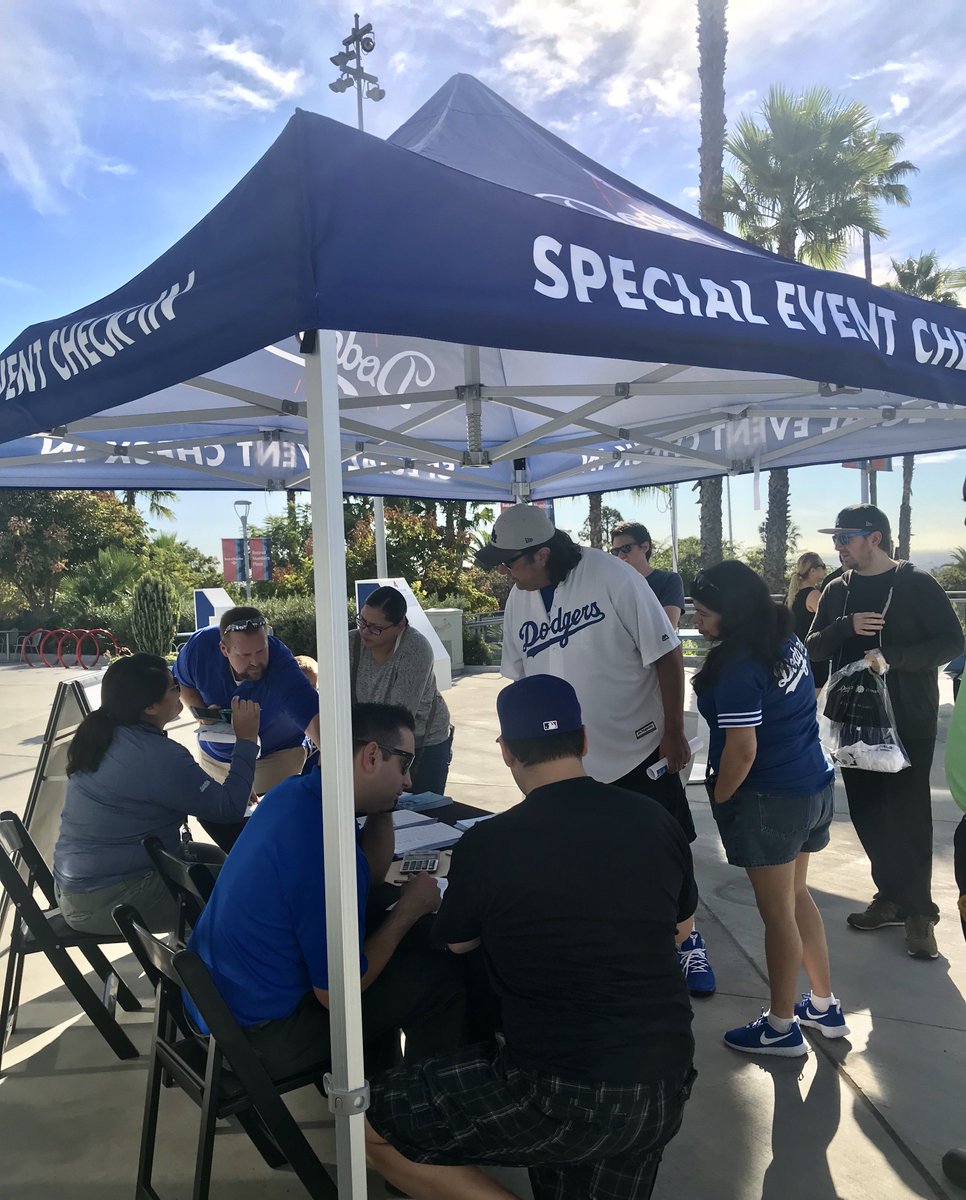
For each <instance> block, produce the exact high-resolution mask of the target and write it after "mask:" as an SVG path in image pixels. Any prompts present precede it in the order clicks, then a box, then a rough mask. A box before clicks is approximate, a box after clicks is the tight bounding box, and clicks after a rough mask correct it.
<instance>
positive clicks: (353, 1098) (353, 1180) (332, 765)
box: [305, 330, 368, 1200]
mask: <svg viewBox="0 0 966 1200" xmlns="http://www.w3.org/2000/svg"><path fill="white" fill-rule="evenodd" d="M309 336H313V335H309ZM314 337H315V339H316V341H315V344H314V346H312V347H309V348H308V351H307V352H306V353H305V398H306V405H307V410H308V427H309V457H310V462H311V468H312V474H311V497H312V543H313V545H314V546H315V555H314V576H315V613H316V616H315V621H316V635H317V640H318V650H317V654H318V660H319V680H320V682H321V684H322V686H321V687H320V688H319V696H320V706H321V745H320V747H319V749H320V750H321V762H322V795H323V797H324V800H323V803H322V823H323V830H324V869H325V908H326V920H325V932H326V943H327V947H328V960H329V1019H330V1024H331V1043H332V1073H331V1077H330V1082H331V1087H330V1090H329V1106H330V1108H331V1109H332V1110H333V1111H334V1112H335V1132H336V1162H337V1166H338V1185H339V1195H340V1196H341V1197H343V1200H365V1196H366V1155H365V1130H364V1128H363V1122H362V1121H361V1120H360V1116H361V1114H362V1113H363V1112H364V1111H365V1108H366V1106H367V1104H368V1099H367V1096H368V1093H367V1092H364V1091H363V1089H364V1088H365V1087H366V1081H365V1066H364V1062H363V1055H362V995H361V988H360V984H359V979H360V963H359V923H358V907H359V906H358V900H357V894H356V837H355V835H356V825H355V804H354V801H353V771H352V726H351V720H350V694H349V640H348V637H347V636H346V629H347V625H348V614H347V610H346V594H347V587H346V573H345V529H344V526H343V521H342V463H341V449H340V446H341V442H340V433H339V379H338V370H337V366H336V341H335V334H334V333H333V332H332V331H330V330H320V331H319V332H318V333H317V334H315V335H314ZM363 1097H366V1098H365V1099H364V1098H363Z"/></svg>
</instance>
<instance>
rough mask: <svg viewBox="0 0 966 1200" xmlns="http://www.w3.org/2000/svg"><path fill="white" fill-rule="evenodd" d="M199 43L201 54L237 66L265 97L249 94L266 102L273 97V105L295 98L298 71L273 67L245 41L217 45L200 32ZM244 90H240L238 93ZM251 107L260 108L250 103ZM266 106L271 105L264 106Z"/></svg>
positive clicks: (300, 75) (245, 89) (301, 73)
mask: <svg viewBox="0 0 966 1200" xmlns="http://www.w3.org/2000/svg"><path fill="white" fill-rule="evenodd" d="M199 41H200V43H201V48H202V50H203V51H204V53H205V54H207V55H209V56H210V57H211V58H215V59H219V60H220V61H221V62H224V63H228V64H229V65H230V66H234V67H237V68H238V69H239V70H240V71H241V72H242V73H243V74H245V75H248V76H250V77H251V79H252V80H254V81H255V82H257V83H259V84H262V85H263V86H264V88H265V89H267V92H268V95H267V96H266V95H265V93H264V92H261V93H254V92H253V95H259V96H261V97H262V98H263V99H266V100H270V99H271V98H272V96H273V95H274V98H275V101H276V103H277V102H279V101H281V100H287V99H290V98H291V97H292V96H296V95H298V93H299V91H300V89H301V86H302V78H303V71H302V69H301V68H294V67H293V68H289V69H287V70H286V69H284V68H282V67H277V66H276V65H275V64H274V63H272V62H270V61H269V59H268V58H266V57H265V55H263V54H260V53H259V52H258V51H257V50H255V49H254V47H253V46H252V44H251V42H250V41H249V39H248V38H237V39H236V40H235V41H233V42H218V41H214V40H212V35H211V34H210V33H208V32H203V33H201V34H200V35H199ZM248 90H249V89H247V88H242V87H240V91H241V92H247V91H248ZM253 107H263V106H262V105H261V104H253ZM266 107H274V106H273V105H267V106H266Z"/></svg>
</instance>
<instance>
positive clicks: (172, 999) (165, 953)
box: [112, 904, 276, 1098]
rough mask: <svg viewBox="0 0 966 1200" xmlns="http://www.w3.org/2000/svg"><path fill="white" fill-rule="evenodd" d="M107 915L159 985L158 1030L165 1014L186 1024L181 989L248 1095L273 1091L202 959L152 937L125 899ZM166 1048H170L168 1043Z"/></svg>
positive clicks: (148, 973) (262, 1068) (262, 1067)
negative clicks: (193, 1005)
mask: <svg viewBox="0 0 966 1200" xmlns="http://www.w3.org/2000/svg"><path fill="white" fill-rule="evenodd" d="M112 915H113V917H114V921H115V923H116V924H117V927H118V929H120V931H121V933H122V934H123V935H124V937H125V938H126V940H127V942H128V944H129V945H130V947H131V949H132V950H133V951H134V954H135V957H136V958H137V960H138V962H139V963H140V964H141V966H142V967H143V968H144V970H145V972H146V973H147V975H148V978H149V979H152V978H153V979H155V980H157V981H159V982H160V984H161V986H160V988H159V989H158V1001H157V1002H158V1005H159V1012H158V1014H157V1016H158V1020H159V1022H160V1024H158V1025H156V1028H162V1029H163V1027H164V1026H163V1019H164V1017H165V1016H170V1017H172V1018H173V1019H174V1020H175V1023H176V1024H177V1025H178V1026H179V1027H180V1028H181V1029H182V1030H184V1029H185V1017H184V1012H183V1006H182V1004H181V989H182V988H183V989H184V990H185V991H186V992H187V993H188V995H189V996H190V997H191V999H192V1001H193V1002H194V1004H195V1007H196V1008H197V1009H198V1013H199V1014H200V1016H201V1019H202V1021H203V1022H204V1023H205V1026H206V1027H207V1029H208V1030H209V1033H210V1035H211V1041H212V1042H213V1043H214V1044H215V1045H216V1046H217V1049H218V1051H219V1052H220V1053H221V1054H222V1055H223V1056H224V1058H225V1060H226V1061H227V1063H228V1065H229V1066H230V1067H231V1069H232V1071H233V1072H234V1074H235V1075H236V1076H237V1077H238V1079H239V1081H240V1082H241V1083H242V1085H243V1086H244V1087H245V1088H246V1089H247V1090H248V1092H249V1094H250V1095H251V1096H252V1097H253V1098H255V1097H258V1096H264V1095H266V1094H269V1093H274V1092H276V1087H275V1084H274V1083H273V1082H272V1080H271V1078H270V1077H269V1074H268V1072H267V1071H266V1070H265V1068H264V1066H263V1065H262V1063H261V1061H260V1059H259V1058H258V1055H257V1054H256V1053H255V1051H254V1050H253V1049H252V1046H251V1043H250V1042H249V1041H248V1039H247V1038H246V1037H245V1035H244V1034H243V1033H242V1031H241V1028H240V1027H239V1025H238V1022H237V1021H236V1020H235V1018H234V1017H233V1016H232V1013H231V1010H230V1009H229V1007H228V1005H227V1004H226V1003H225V1001H224V1000H223V998H222V995H221V993H220V992H219V991H218V988H217V986H216V984H215V981H214V980H213V979H212V977H211V973H210V972H209V970H208V968H207V966H206V965H205V963H204V962H203V960H202V959H201V958H199V957H198V955H197V954H195V953H194V952H193V951H191V950H182V949H175V948H172V947H171V946H169V945H167V943H165V942H163V941H161V939H160V938H158V937H155V935H154V934H153V933H151V932H149V930H148V929H146V928H145V926H144V922H143V921H142V920H141V918H140V916H139V915H138V913H137V910H136V909H134V908H132V907H131V905H130V904H119V905H118V906H117V907H116V908H115V909H114V910H113V914H112ZM175 990H176V992H177V995H176V996H175ZM162 1006H163V1008H162ZM179 1018H180V1019H179ZM167 1048H168V1049H169V1050H173V1047H171V1045H170V1044H169V1045H168V1047H167ZM188 1069H189V1070H190V1067H189V1068H188Z"/></svg>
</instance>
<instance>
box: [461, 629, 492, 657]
mask: <svg viewBox="0 0 966 1200" xmlns="http://www.w3.org/2000/svg"><path fill="white" fill-rule="evenodd" d="M490 661H491V660H490V648H489V646H488V645H487V644H486V642H485V641H484V640H483V635H482V634H481V633H477V632H476V630H471V629H467V628H466V626H465V625H464V626H463V665H464V666H466V667H488V666H489V665H490Z"/></svg>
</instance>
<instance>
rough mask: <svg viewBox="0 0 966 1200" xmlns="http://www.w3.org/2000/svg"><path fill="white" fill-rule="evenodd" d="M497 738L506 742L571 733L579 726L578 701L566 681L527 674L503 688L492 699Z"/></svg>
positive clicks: (553, 676) (581, 719) (580, 723)
mask: <svg viewBox="0 0 966 1200" xmlns="http://www.w3.org/2000/svg"><path fill="white" fill-rule="evenodd" d="M496 712H497V716H498V717H499V718H500V736H501V737H505V738H507V739H508V740H509V741H513V740H515V739H523V738H527V739H529V738H544V737H553V736H554V735H555V734H558V733H574V732H576V730H578V729H580V728H581V727H582V725H583V723H584V722H583V718H582V717H581V715H580V701H579V700H578V699H577V693H576V692H575V691H574V689H573V687H572V686H571V684H569V683H568V682H567V680H566V679H561V678H560V677H559V676H557V675H528V676H526V677H525V678H524V679H518V680H517V681H516V683H511V684H510V685H509V686H508V687H505V688H504V689H503V691H502V692H500V694H499V695H498V696H497V698H496Z"/></svg>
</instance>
